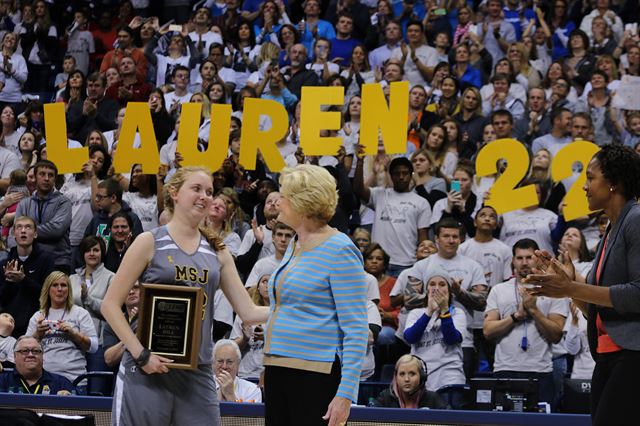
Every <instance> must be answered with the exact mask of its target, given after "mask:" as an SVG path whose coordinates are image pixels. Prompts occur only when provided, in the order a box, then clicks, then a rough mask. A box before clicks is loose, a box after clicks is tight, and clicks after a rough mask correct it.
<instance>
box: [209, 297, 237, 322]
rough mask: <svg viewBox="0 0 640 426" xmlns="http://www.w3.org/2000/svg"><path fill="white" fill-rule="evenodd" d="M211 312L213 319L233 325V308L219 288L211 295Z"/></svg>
mask: <svg viewBox="0 0 640 426" xmlns="http://www.w3.org/2000/svg"><path fill="white" fill-rule="evenodd" d="M213 312H214V314H213V319H214V320H216V321H219V322H223V323H225V324H229V325H230V326H233V308H232V307H231V303H229V300H227V297H226V296H225V295H224V293H223V292H222V290H220V289H217V290H216V293H215V295H214V296H213Z"/></svg>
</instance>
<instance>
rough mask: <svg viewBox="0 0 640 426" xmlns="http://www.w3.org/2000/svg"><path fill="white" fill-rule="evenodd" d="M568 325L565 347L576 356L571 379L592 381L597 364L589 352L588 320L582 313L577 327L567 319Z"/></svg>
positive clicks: (579, 314) (579, 315)
mask: <svg viewBox="0 0 640 426" xmlns="http://www.w3.org/2000/svg"><path fill="white" fill-rule="evenodd" d="M567 323H569V327H568V328H567V335H566V338H565V345H566V347H567V350H568V351H569V353H570V354H572V355H573V356H574V358H573V370H572V371H571V378H572V379H583V380H590V379H591V377H592V376H593V369H594V368H595V366H596V363H595V361H594V360H593V357H591V352H590V351H589V339H588V338H587V320H586V318H585V317H584V315H582V313H578V325H577V326H574V325H573V322H572V321H571V318H567Z"/></svg>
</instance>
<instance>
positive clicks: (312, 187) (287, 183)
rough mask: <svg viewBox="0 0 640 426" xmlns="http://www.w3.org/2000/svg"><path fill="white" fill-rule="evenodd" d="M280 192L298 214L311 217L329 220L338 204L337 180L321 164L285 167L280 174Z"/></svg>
mask: <svg viewBox="0 0 640 426" xmlns="http://www.w3.org/2000/svg"><path fill="white" fill-rule="evenodd" d="M280 193H281V194H282V196H283V197H284V198H286V199H287V200H288V201H289V202H290V203H291V207H292V208H293V210H294V211H295V212H296V213H298V214H300V215H301V216H304V217H307V218H310V219H318V220H321V221H325V222H328V221H329V219H331V218H332V217H333V215H334V214H335V212H336V206H337V205H338V191H337V189H336V180H335V179H334V177H333V176H331V173H329V172H328V171H327V170H326V169H325V168H323V167H320V166H312V165H310V164H300V165H298V166H296V167H287V168H285V169H284V170H283V171H282V173H281V174H280Z"/></svg>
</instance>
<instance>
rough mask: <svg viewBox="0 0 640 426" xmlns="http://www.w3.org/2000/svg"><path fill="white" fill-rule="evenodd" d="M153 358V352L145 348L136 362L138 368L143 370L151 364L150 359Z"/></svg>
mask: <svg viewBox="0 0 640 426" xmlns="http://www.w3.org/2000/svg"><path fill="white" fill-rule="evenodd" d="M150 357H151V352H150V351H149V349H147V348H144V349H143V350H142V352H140V355H139V356H138V358H136V359H135V360H134V362H135V363H136V365H137V366H138V368H142V367H144V366H145V365H147V364H148V363H149V358H150Z"/></svg>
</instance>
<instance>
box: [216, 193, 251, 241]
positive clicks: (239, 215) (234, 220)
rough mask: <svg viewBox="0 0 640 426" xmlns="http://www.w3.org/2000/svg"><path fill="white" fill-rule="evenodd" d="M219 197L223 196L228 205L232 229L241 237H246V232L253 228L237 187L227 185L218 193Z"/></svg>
mask: <svg viewBox="0 0 640 426" xmlns="http://www.w3.org/2000/svg"><path fill="white" fill-rule="evenodd" d="M218 198H221V199H222V200H223V201H224V202H225V204H226V205H227V213H228V214H229V222H230V223H231V229H232V230H233V232H235V233H236V234H238V235H239V236H240V238H244V234H245V233H246V232H247V231H248V230H249V229H251V226H250V225H249V222H247V220H246V217H247V215H246V214H245V212H244V210H242V206H241V205H240V197H238V193H237V192H236V190H235V189H233V188H229V187H228V186H225V187H224V188H222V189H221V190H220V192H219V193H218Z"/></svg>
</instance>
